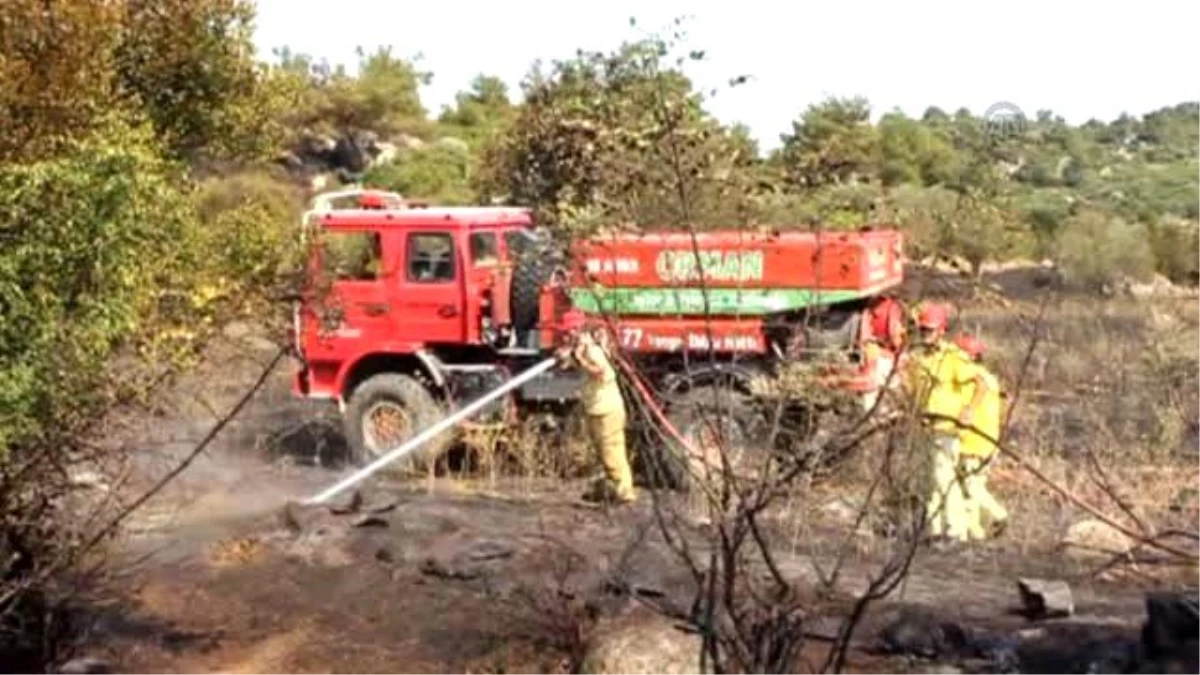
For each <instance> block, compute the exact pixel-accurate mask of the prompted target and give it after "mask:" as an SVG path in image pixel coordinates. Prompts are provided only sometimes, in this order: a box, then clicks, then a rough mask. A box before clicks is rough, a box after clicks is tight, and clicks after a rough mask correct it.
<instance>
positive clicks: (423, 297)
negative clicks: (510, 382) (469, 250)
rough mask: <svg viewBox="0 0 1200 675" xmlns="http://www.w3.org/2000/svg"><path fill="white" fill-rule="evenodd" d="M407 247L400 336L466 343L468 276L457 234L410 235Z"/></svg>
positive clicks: (401, 285) (406, 238)
mask: <svg viewBox="0 0 1200 675" xmlns="http://www.w3.org/2000/svg"><path fill="white" fill-rule="evenodd" d="M403 245H404V269H403V270H402V272H401V274H400V276H399V278H398V279H397V286H398V288H399V290H400V292H399V293H398V294H397V297H398V298H399V299H398V302H397V304H398V307H397V308H396V313H395V321H396V323H397V326H396V328H397V333H398V334H399V335H401V336H403V337H404V338H405V339H411V340H414V341H421V342H445V343H462V342H464V341H465V340H466V317H465V311H464V310H465V308H464V306H463V293H464V290H463V289H464V283H465V280H464V277H465V274H464V269H463V264H462V260H461V257H460V251H459V250H458V246H456V243H455V241H454V235H453V234H451V233H449V232H407V233H405V234H404V244H403Z"/></svg>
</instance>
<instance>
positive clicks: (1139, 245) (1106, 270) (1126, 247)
mask: <svg viewBox="0 0 1200 675" xmlns="http://www.w3.org/2000/svg"><path fill="white" fill-rule="evenodd" d="M1057 253H1058V255H1057V258H1058V262H1059V264H1060V265H1062V268H1063V272H1064V274H1065V276H1066V278H1067V279H1068V281H1070V282H1072V283H1075V284H1078V285H1080V286H1084V287H1087V288H1093V289H1101V288H1105V287H1109V286H1111V285H1112V284H1114V283H1116V282H1117V281H1120V280H1121V279H1122V278H1132V279H1137V280H1143V279H1146V278H1147V277H1148V276H1149V275H1150V273H1152V272H1153V271H1154V252H1153V250H1152V249H1151V247H1150V241H1149V237H1148V236H1147V232H1146V228H1145V226H1143V225H1141V224H1140V223H1136V222H1129V221H1126V220H1122V219H1120V218H1116V217H1113V216H1112V215H1110V214H1107V213H1105V212H1103V211H1101V210H1098V209H1084V210H1081V211H1080V212H1079V213H1076V214H1075V215H1073V216H1071V217H1070V218H1068V219H1067V221H1066V222H1065V223H1064V224H1063V231H1062V235H1061V236H1060V237H1059V240H1058V250H1057Z"/></svg>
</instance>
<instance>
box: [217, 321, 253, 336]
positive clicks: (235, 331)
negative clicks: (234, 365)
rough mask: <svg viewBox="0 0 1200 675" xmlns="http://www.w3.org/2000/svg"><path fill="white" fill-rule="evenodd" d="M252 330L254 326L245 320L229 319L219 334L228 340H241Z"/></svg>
mask: <svg viewBox="0 0 1200 675" xmlns="http://www.w3.org/2000/svg"><path fill="white" fill-rule="evenodd" d="M253 332H254V328H253V327H252V326H251V325H250V324H248V323H246V322H245V321H230V322H229V323H228V324H227V325H226V326H225V328H223V329H222V330H221V334H222V335H224V336H225V337H226V338H229V339H230V340H242V339H244V338H246V337H247V336H249V335H250V334H252V333H253Z"/></svg>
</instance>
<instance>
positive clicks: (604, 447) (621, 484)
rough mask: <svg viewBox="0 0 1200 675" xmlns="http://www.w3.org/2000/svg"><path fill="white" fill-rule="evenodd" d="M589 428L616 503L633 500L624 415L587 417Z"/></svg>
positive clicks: (615, 413)
mask: <svg viewBox="0 0 1200 675" xmlns="http://www.w3.org/2000/svg"><path fill="white" fill-rule="evenodd" d="M587 428H588V435H589V436H591V439H592V445H594V446H595V448H596V450H597V452H598V453H599V454H600V463H601V464H602V465H604V474H605V478H606V479H607V481H608V484H609V487H611V488H613V489H614V491H615V492H616V495H617V499H620V500H622V501H628V500H632V499H634V498H635V497H636V494H635V492H634V490H633V472H632V471H631V470H630V468H629V455H628V454H627V453H626V452H625V411H624V410H623V409H618V410H616V411H613V412H611V413H608V414H605V415H588V416H587Z"/></svg>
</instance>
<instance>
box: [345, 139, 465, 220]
mask: <svg viewBox="0 0 1200 675" xmlns="http://www.w3.org/2000/svg"><path fill="white" fill-rule="evenodd" d="M470 170H471V155H470V152H469V150H468V149H467V148H465V147H463V146H461V145H459V144H456V143H451V142H445V141H442V142H438V143H433V144H429V145H425V146H422V147H420V148H416V149H412V150H406V151H404V152H403V153H401V154H400V156H399V157H397V158H396V159H395V160H393V161H391V162H389V163H387V164H383V165H380V166H376V167H373V168H371V169H370V170H368V171H367V173H366V175H365V176H364V177H363V183H364V184H366V185H370V186H372V187H378V188H383V189H387V190H392V191H395V192H399V193H400V194H402V195H405V196H409V197H414V198H420V199H426V200H429V201H431V202H434V203H437V204H453V205H465V204H471V203H472V202H473V197H474V194H473V192H472V190H471V188H470Z"/></svg>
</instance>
